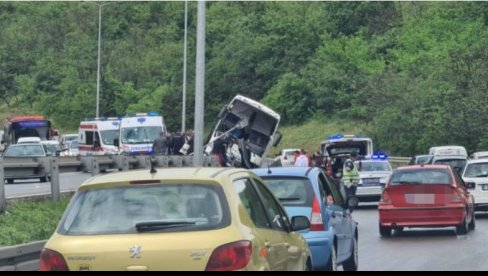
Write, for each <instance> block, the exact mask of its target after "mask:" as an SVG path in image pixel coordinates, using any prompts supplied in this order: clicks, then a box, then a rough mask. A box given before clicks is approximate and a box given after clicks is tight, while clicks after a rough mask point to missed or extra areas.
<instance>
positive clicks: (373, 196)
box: [355, 153, 393, 201]
mask: <svg viewBox="0 0 488 276" xmlns="http://www.w3.org/2000/svg"><path fill="white" fill-rule="evenodd" d="M355 164H356V166H357V168H358V170H359V178H360V180H359V184H358V188H357V190H356V196H357V197H358V199H360V200H361V201H376V200H379V198H380V197H381V193H382V192H383V187H384V186H385V184H386V183H387V182H388V179H389V177H390V175H391V174H392V172H393V169H392V167H391V164H390V162H389V161H388V155H387V154H385V153H376V154H373V155H372V156H371V159H366V160H358V161H356V162H355Z"/></svg>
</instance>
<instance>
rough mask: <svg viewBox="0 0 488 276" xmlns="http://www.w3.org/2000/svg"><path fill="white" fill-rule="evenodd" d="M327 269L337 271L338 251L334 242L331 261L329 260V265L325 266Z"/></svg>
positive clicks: (330, 256)
mask: <svg viewBox="0 0 488 276" xmlns="http://www.w3.org/2000/svg"><path fill="white" fill-rule="evenodd" d="M325 270H326V271H337V253H336V249H335V245H334V244H333V245H332V246H331V251H330V255H329V261H328V262H327V266H326V267H325Z"/></svg>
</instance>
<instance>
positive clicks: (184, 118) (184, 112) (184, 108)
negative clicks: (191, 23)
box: [181, 0, 188, 133]
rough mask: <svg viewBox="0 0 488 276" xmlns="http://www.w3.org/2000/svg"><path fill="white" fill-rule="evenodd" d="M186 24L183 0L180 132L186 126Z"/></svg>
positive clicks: (186, 13)
mask: <svg viewBox="0 0 488 276" xmlns="http://www.w3.org/2000/svg"><path fill="white" fill-rule="evenodd" d="M187 25H188V1H187V0H185V36H184V42H183V107H182V109H181V132H182V133H185V128H186V37H187Z"/></svg>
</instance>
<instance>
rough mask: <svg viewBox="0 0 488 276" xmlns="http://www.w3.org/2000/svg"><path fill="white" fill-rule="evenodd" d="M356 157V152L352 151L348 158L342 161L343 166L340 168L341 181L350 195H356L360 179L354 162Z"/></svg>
mask: <svg viewBox="0 0 488 276" xmlns="http://www.w3.org/2000/svg"><path fill="white" fill-rule="evenodd" d="M357 157H358V154H357V153H356V152H352V153H351V156H350V158H348V159H346V161H345V162H344V168H343V169H342V181H343V182H344V185H346V187H347V189H348V190H349V193H350V194H351V195H352V196H355V195H356V189H357V186H358V184H359V179H360V178H359V171H358V168H357V166H356V165H355V164H354V161H356V160H357Z"/></svg>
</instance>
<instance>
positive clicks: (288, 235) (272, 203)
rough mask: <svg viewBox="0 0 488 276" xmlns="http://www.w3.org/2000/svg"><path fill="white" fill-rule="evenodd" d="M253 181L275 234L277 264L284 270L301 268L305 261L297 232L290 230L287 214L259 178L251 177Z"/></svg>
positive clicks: (274, 245)
mask: <svg viewBox="0 0 488 276" xmlns="http://www.w3.org/2000/svg"><path fill="white" fill-rule="evenodd" d="M253 181H254V184H255V187H256V189H257V191H258V193H259V195H260V197H261V199H262V202H263V204H264V206H265V207H266V208H265V209H266V213H267V215H268V218H270V221H271V223H272V227H273V230H274V235H275V239H274V244H273V247H274V248H275V249H276V250H279V252H275V253H276V254H275V256H276V257H277V258H279V260H277V262H278V263H279V266H280V267H282V268H283V269H284V270H301V269H302V268H303V264H304V263H305V262H304V260H303V259H302V256H303V255H304V254H303V253H304V252H303V250H304V248H303V245H302V244H301V243H300V239H299V237H298V235H299V234H298V233H297V232H293V231H291V224H290V221H289V219H288V216H287V214H286V212H285V210H284V208H283V207H282V206H281V204H280V203H279V202H278V200H277V199H276V198H275V196H274V195H273V194H272V192H271V191H270V190H269V189H268V188H267V187H266V186H265V184H263V183H262V182H261V181H260V180H258V179H256V178H253Z"/></svg>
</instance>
